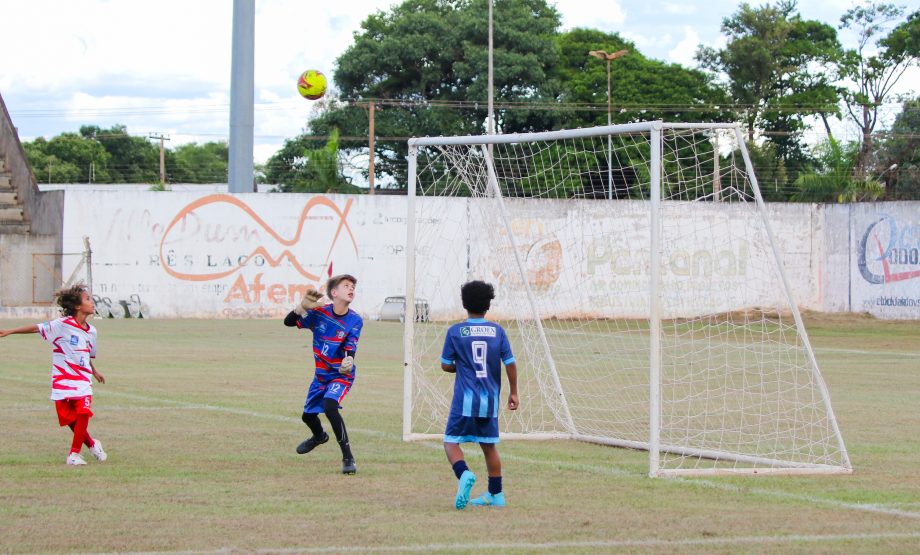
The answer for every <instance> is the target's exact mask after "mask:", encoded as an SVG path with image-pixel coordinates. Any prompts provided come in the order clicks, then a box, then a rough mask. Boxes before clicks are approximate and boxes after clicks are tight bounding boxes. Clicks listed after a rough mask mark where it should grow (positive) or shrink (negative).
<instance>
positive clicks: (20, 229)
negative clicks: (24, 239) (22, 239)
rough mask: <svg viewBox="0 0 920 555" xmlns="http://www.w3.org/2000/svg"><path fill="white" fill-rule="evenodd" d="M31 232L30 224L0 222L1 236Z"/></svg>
mask: <svg viewBox="0 0 920 555" xmlns="http://www.w3.org/2000/svg"><path fill="white" fill-rule="evenodd" d="M30 232H31V229H30V228H29V224H26V223H21V224H14V223H7V222H0V235H23V234H28V233H30Z"/></svg>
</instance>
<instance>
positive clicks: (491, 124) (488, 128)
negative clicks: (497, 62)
mask: <svg viewBox="0 0 920 555" xmlns="http://www.w3.org/2000/svg"><path fill="white" fill-rule="evenodd" d="M492 47H493V44H492V0H489V107H488V110H489V119H488V124H487V125H486V133H487V134H489V135H493V134H495V115H494V114H493V92H492V89H493V85H494V82H493V75H492V73H493V72H492V49H493V48H492Z"/></svg>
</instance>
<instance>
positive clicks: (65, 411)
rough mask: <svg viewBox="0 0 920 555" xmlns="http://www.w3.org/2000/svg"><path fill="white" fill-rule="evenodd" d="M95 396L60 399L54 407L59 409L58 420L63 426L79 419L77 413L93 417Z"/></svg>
mask: <svg viewBox="0 0 920 555" xmlns="http://www.w3.org/2000/svg"><path fill="white" fill-rule="evenodd" d="M92 406H93V396H92V395H87V396H86V397H73V398H70V399H59V400H57V401H55V402H54V408H56V409H57V416H58V422H59V423H60V424H61V426H69V425H70V424H73V423H74V422H76V421H77V415H80V414H85V415H87V416H88V417H90V418H92V416H93V411H92V410H91V408H92Z"/></svg>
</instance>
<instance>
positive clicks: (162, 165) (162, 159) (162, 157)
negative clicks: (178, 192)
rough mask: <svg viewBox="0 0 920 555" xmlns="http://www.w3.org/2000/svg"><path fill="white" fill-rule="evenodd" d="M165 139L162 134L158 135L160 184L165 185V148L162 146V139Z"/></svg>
mask: <svg viewBox="0 0 920 555" xmlns="http://www.w3.org/2000/svg"><path fill="white" fill-rule="evenodd" d="M164 140H166V139H165V137H164V136H163V135H160V185H164V186H165V185H166V149H165V148H164V146H163V141H164Z"/></svg>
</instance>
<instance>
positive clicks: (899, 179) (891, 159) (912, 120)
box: [872, 98, 920, 200]
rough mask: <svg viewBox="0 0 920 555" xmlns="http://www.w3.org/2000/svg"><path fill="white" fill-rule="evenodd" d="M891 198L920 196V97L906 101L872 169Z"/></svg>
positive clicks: (906, 198)
mask: <svg viewBox="0 0 920 555" xmlns="http://www.w3.org/2000/svg"><path fill="white" fill-rule="evenodd" d="M872 175H873V176H874V177H875V179H877V180H879V181H883V182H884V183H885V189H886V194H885V198H886V199H888V200H920V98H914V99H912V100H908V101H907V102H905V103H904V105H903V109H902V110H901V113H900V114H898V115H897V117H896V118H895V121H894V124H893V125H892V126H891V130H890V133H889V134H887V135H886V136H885V138H884V139H883V141H882V143H881V144H880V146H879V149H878V156H877V162H876V164H875V168H873V170H872Z"/></svg>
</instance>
